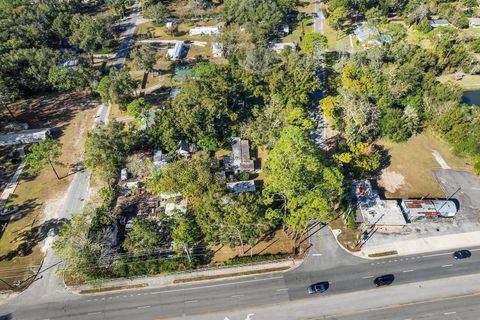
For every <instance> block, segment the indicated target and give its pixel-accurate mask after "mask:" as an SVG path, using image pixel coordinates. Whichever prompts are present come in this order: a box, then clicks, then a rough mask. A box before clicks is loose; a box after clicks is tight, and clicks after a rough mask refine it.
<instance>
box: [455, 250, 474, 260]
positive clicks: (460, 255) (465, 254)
mask: <svg viewBox="0 0 480 320" xmlns="http://www.w3.org/2000/svg"><path fill="white" fill-rule="evenodd" d="M471 256H472V253H471V252H470V251H468V250H458V251H455V252H454V253H453V258H454V259H455V260H460V259H466V258H470V257H471Z"/></svg>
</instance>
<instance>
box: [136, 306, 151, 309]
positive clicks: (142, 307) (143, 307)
mask: <svg viewBox="0 0 480 320" xmlns="http://www.w3.org/2000/svg"><path fill="white" fill-rule="evenodd" d="M146 308H150V306H141V307H137V309H146Z"/></svg>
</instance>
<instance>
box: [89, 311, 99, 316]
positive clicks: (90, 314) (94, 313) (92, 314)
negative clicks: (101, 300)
mask: <svg viewBox="0 0 480 320" xmlns="http://www.w3.org/2000/svg"><path fill="white" fill-rule="evenodd" d="M101 313H102V312H101V311H97V312H89V313H87V314H88V315H89V316H94V315H97V314H101Z"/></svg>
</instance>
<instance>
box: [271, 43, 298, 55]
mask: <svg viewBox="0 0 480 320" xmlns="http://www.w3.org/2000/svg"><path fill="white" fill-rule="evenodd" d="M285 48H290V49H292V50H294V51H295V50H297V45H296V44H295V42H281V43H274V44H273V46H272V49H273V50H275V52H277V53H280V52H282V51H283V49H285Z"/></svg>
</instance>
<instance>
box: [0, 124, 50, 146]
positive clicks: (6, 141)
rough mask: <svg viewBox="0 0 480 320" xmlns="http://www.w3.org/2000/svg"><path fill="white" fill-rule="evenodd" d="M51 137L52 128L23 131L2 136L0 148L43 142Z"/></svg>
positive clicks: (0, 137)
mask: <svg viewBox="0 0 480 320" xmlns="http://www.w3.org/2000/svg"><path fill="white" fill-rule="evenodd" d="M49 137H51V136H50V128H45V129H29V130H21V131H17V132H14V133H8V134H1V135H0V146H2V147H3V146H14V145H19V144H30V143H35V142H40V141H43V140H45V139H47V138H49Z"/></svg>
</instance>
